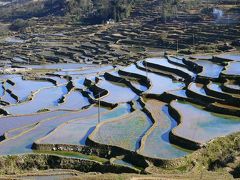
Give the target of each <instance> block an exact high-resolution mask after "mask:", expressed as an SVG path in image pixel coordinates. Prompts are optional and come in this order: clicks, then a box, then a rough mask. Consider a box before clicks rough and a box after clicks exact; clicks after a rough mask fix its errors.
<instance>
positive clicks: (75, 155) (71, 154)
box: [34, 151, 108, 163]
mask: <svg viewBox="0 0 240 180" xmlns="http://www.w3.org/2000/svg"><path fill="white" fill-rule="evenodd" d="M34 153H36V154H49V155H58V156H66V157H71V158H79V159H86V160H93V161H98V162H101V163H106V162H108V159H104V158H100V157H98V156H92V155H85V154H82V153H78V152H68V151H34Z"/></svg>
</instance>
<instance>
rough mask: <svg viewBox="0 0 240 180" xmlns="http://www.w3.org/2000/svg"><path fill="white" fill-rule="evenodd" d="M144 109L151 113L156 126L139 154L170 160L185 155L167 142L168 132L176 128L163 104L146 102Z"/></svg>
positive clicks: (185, 151)
mask: <svg viewBox="0 0 240 180" xmlns="http://www.w3.org/2000/svg"><path fill="white" fill-rule="evenodd" d="M146 108H147V109H148V110H149V111H150V112H152V114H153V118H154V119H155V121H156V126H155V127H154V128H153V129H152V131H151V133H150V134H149V135H148V136H147V138H146V140H145V142H144V146H143V147H142V149H141V151H140V153H141V154H143V155H146V156H148V157H154V158H162V159H172V158H177V157H182V156H185V155H187V154H188V153H189V152H188V151H187V150H184V149H181V148H179V147H177V146H174V145H172V144H171V143H170V142H169V132H170V130H171V129H172V128H174V127H176V126H177V122H176V121H175V120H174V119H172V118H171V116H170V115H169V113H168V107H167V105H166V104H165V103H162V102H160V101H156V100H148V101H147V102H146Z"/></svg>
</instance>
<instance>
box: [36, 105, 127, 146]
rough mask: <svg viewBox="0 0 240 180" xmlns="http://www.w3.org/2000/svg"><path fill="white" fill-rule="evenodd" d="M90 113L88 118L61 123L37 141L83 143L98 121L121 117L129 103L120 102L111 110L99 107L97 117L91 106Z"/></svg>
mask: <svg viewBox="0 0 240 180" xmlns="http://www.w3.org/2000/svg"><path fill="white" fill-rule="evenodd" d="M92 108H93V109H92V111H93V112H92V114H91V115H89V117H88V118H82V117H80V118H78V119H75V120H73V121H71V122H67V123H65V124H62V126H60V127H59V128H57V129H55V130H54V131H53V132H52V133H51V134H49V135H48V136H46V137H45V138H43V139H41V140H40V141H38V143H40V144H74V145H85V143H86V139H87V137H88V136H89V135H90V134H91V133H92V132H93V131H94V129H95V126H96V125H97V124H98V123H99V122H104V121H108V120H110V119H112V118H116V117H121V116H123V115H126V114H128V113H129V112H130V109H129V105H127V104H122V105H119V107H116V108H115V109H113V110H106V109H102V108H101V109H100V112H101V116H100V119H98V115H97V112H98V111H97V108H96V107H92Z"/></svg>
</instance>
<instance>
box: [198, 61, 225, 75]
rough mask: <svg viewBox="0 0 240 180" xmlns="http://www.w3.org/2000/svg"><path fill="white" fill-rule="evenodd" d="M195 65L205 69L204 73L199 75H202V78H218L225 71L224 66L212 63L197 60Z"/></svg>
mask: <svg viewBox="0 0 240 180" xmlns="http://www.w3.org/2000/svg"><path fill="white" fill-rule="evenodd" d="M195 63H196V64H198V65H199V66H202V67H203V71H202V72H201V73H199V75H201V76H205V77H210V78H218V77H219V75H220V73H221V72H222V70H223V66H222V65H219V64H216V63H214V62H211V61H207V60H196V61H195Z"/></svg>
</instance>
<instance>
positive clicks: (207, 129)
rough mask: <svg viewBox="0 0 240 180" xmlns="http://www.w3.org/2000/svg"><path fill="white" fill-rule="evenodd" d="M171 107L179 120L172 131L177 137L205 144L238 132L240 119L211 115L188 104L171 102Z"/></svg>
mask: <svg viewBox="0 0 240 180" xmlns="http://www.w3.org/2000/svg"><path fill="white" fill-rule="evenodd" d="M171 106H172V107H173V108H174V109H176V110H177V111H178V112H179V114H180V116H181V118H180V121H181V123H180V125H179V126H177V127H176V128H175V129H174V131H173V132H174V133H175V134H177V135H178V136H181V137H184V138H186V139H190V140H193V141H196V142H200V143H205V142H207V141H209V140H211V139H213V138H215V137H218V136H224V135H227V134H230V133H233V132H237V131H240V118H239V117H234V116H226V115H220V114H215V113H211V112H208V111H205V110H203V109H202V108H201V107H197V106H196V105H193V104H190V103H184V102H180V101H173V102H172V103H171Z"/></svg>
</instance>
